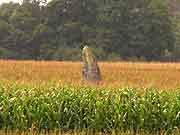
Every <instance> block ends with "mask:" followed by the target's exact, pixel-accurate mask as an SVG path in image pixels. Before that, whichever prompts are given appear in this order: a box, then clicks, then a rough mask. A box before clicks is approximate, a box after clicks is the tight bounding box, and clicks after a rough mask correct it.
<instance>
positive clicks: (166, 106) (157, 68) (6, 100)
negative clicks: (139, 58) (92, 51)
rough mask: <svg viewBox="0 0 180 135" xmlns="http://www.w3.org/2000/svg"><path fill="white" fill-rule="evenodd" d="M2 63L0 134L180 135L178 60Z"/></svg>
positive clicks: (179, 68) (0, 71) (0, 72)
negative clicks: (87, 71) (92, 67)
mask: <svg viewBox="0 0 180 135" xmlns="http://www.w3.org/2000/svg"><path fill="white" fill-rule="evenodd" d="M81 68H82V64H81V63H80V62H56V61H54V62H45V61H39V62H35V61H0V134H5V133H7V134H8V135H10V134H12V135H14V134H15V135H17V134H29V133H28V132H30V134H50V135H54V134H67V135H74V134H82V135H84V134H95V133H96V134H97V135H99V134H103V133H104V134H119V135H131V134H141V135H154V134H161V135H163V134H174V135H175V134H177V135H178V134H180V92H179V88H178V87H179V86H180V64H175V63H132V62H131V63H130V62H129V63H127V62H116V63H111V62H109V63H105V62H101V63H100V68H101V72H102V78H103V81H102V82H101V83H100V85H98V86H97V85H90V86H89V85H86V84H84V82H83V80H82V79H81Z"/></svg>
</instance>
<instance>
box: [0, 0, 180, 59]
mask: <svg viewBox="0 0 180 135" xmlns="http://www.w3.org/2000/svg"><path fill="white" fill-rule="evenodd" d="M169 5H170V4H169V3H168V1H166V0H137V1H134V0H98V1H97V0H52V1H51V2H49V3H47V2H46V1H40V0H24V1H23V3H22V4H17V3H7V4H2V5H0V58H4V59H8V58H10V59H36V60H37V59H45V60H80V59H81V49H82V47H83V46H84V45H89V46H91V47H92V48H93V50H94V52H95V53H96V55H97V56H98V58H99V59H101V60H120V59H123V60H178V59H179V58H180V55H179V51H178V50H179V49H178V48H179V47H178V44H179V35H180V34H179V32H178V30H177V29H178V27H179V25H178V22H179V21H178V17H176V16H173V15H172V14H171V11H170V10H169V9H170V8H169Z"/></svg>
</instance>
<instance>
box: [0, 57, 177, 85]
mask: <svg viewBox="0 0 180 135" xmlns="http://www.w3.org/2000/svg"><path fill="white" fill-rule="evenodd" d="M99 65H100V69H101V73H102V78H103V80H102V81H101V85H100V86H105V87H128V86H129V87H138V88H142V87H143V88H144V87H148V88H149V87H156V88H161V89H168V88H169V89H172V88H178V87H180V63H153V62H152V63H133V62H100V63H99ZM81 71H82V63H80V62H57V61H54V62H45V61H37V62H35V61H4V60H1V61H0V82H3V83H6V84H8V83H15V82H16V83H20V84H34V85H39V84H40V85H41V84H50V83H53V84H62V85H64V84H68V85H69V84H71V85H80V86H81V85H83V81H82V75H81Z"/></svg>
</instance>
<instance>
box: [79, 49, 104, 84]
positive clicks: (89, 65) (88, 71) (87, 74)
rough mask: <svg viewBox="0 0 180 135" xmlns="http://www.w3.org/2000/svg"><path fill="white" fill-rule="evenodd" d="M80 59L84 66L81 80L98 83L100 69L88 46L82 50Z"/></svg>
mask: <svg viewBox="0 0 180 135" xmlns="http://www.w3.org/2000/svg"><path fill="white" fill-rule="evenodd" d="M82 59H83V64H84V66H83V71H82V75H83V79H84V80H85V81H88V82H95V83H98V82H99V81H100V80H101V73H100V68H99V66H98V63H97V59H96V57H95V55H94V54H93V52H92V50H91V48H89V47H88V46H85V47H84V48H83V51H82Z"/></svg>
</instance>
